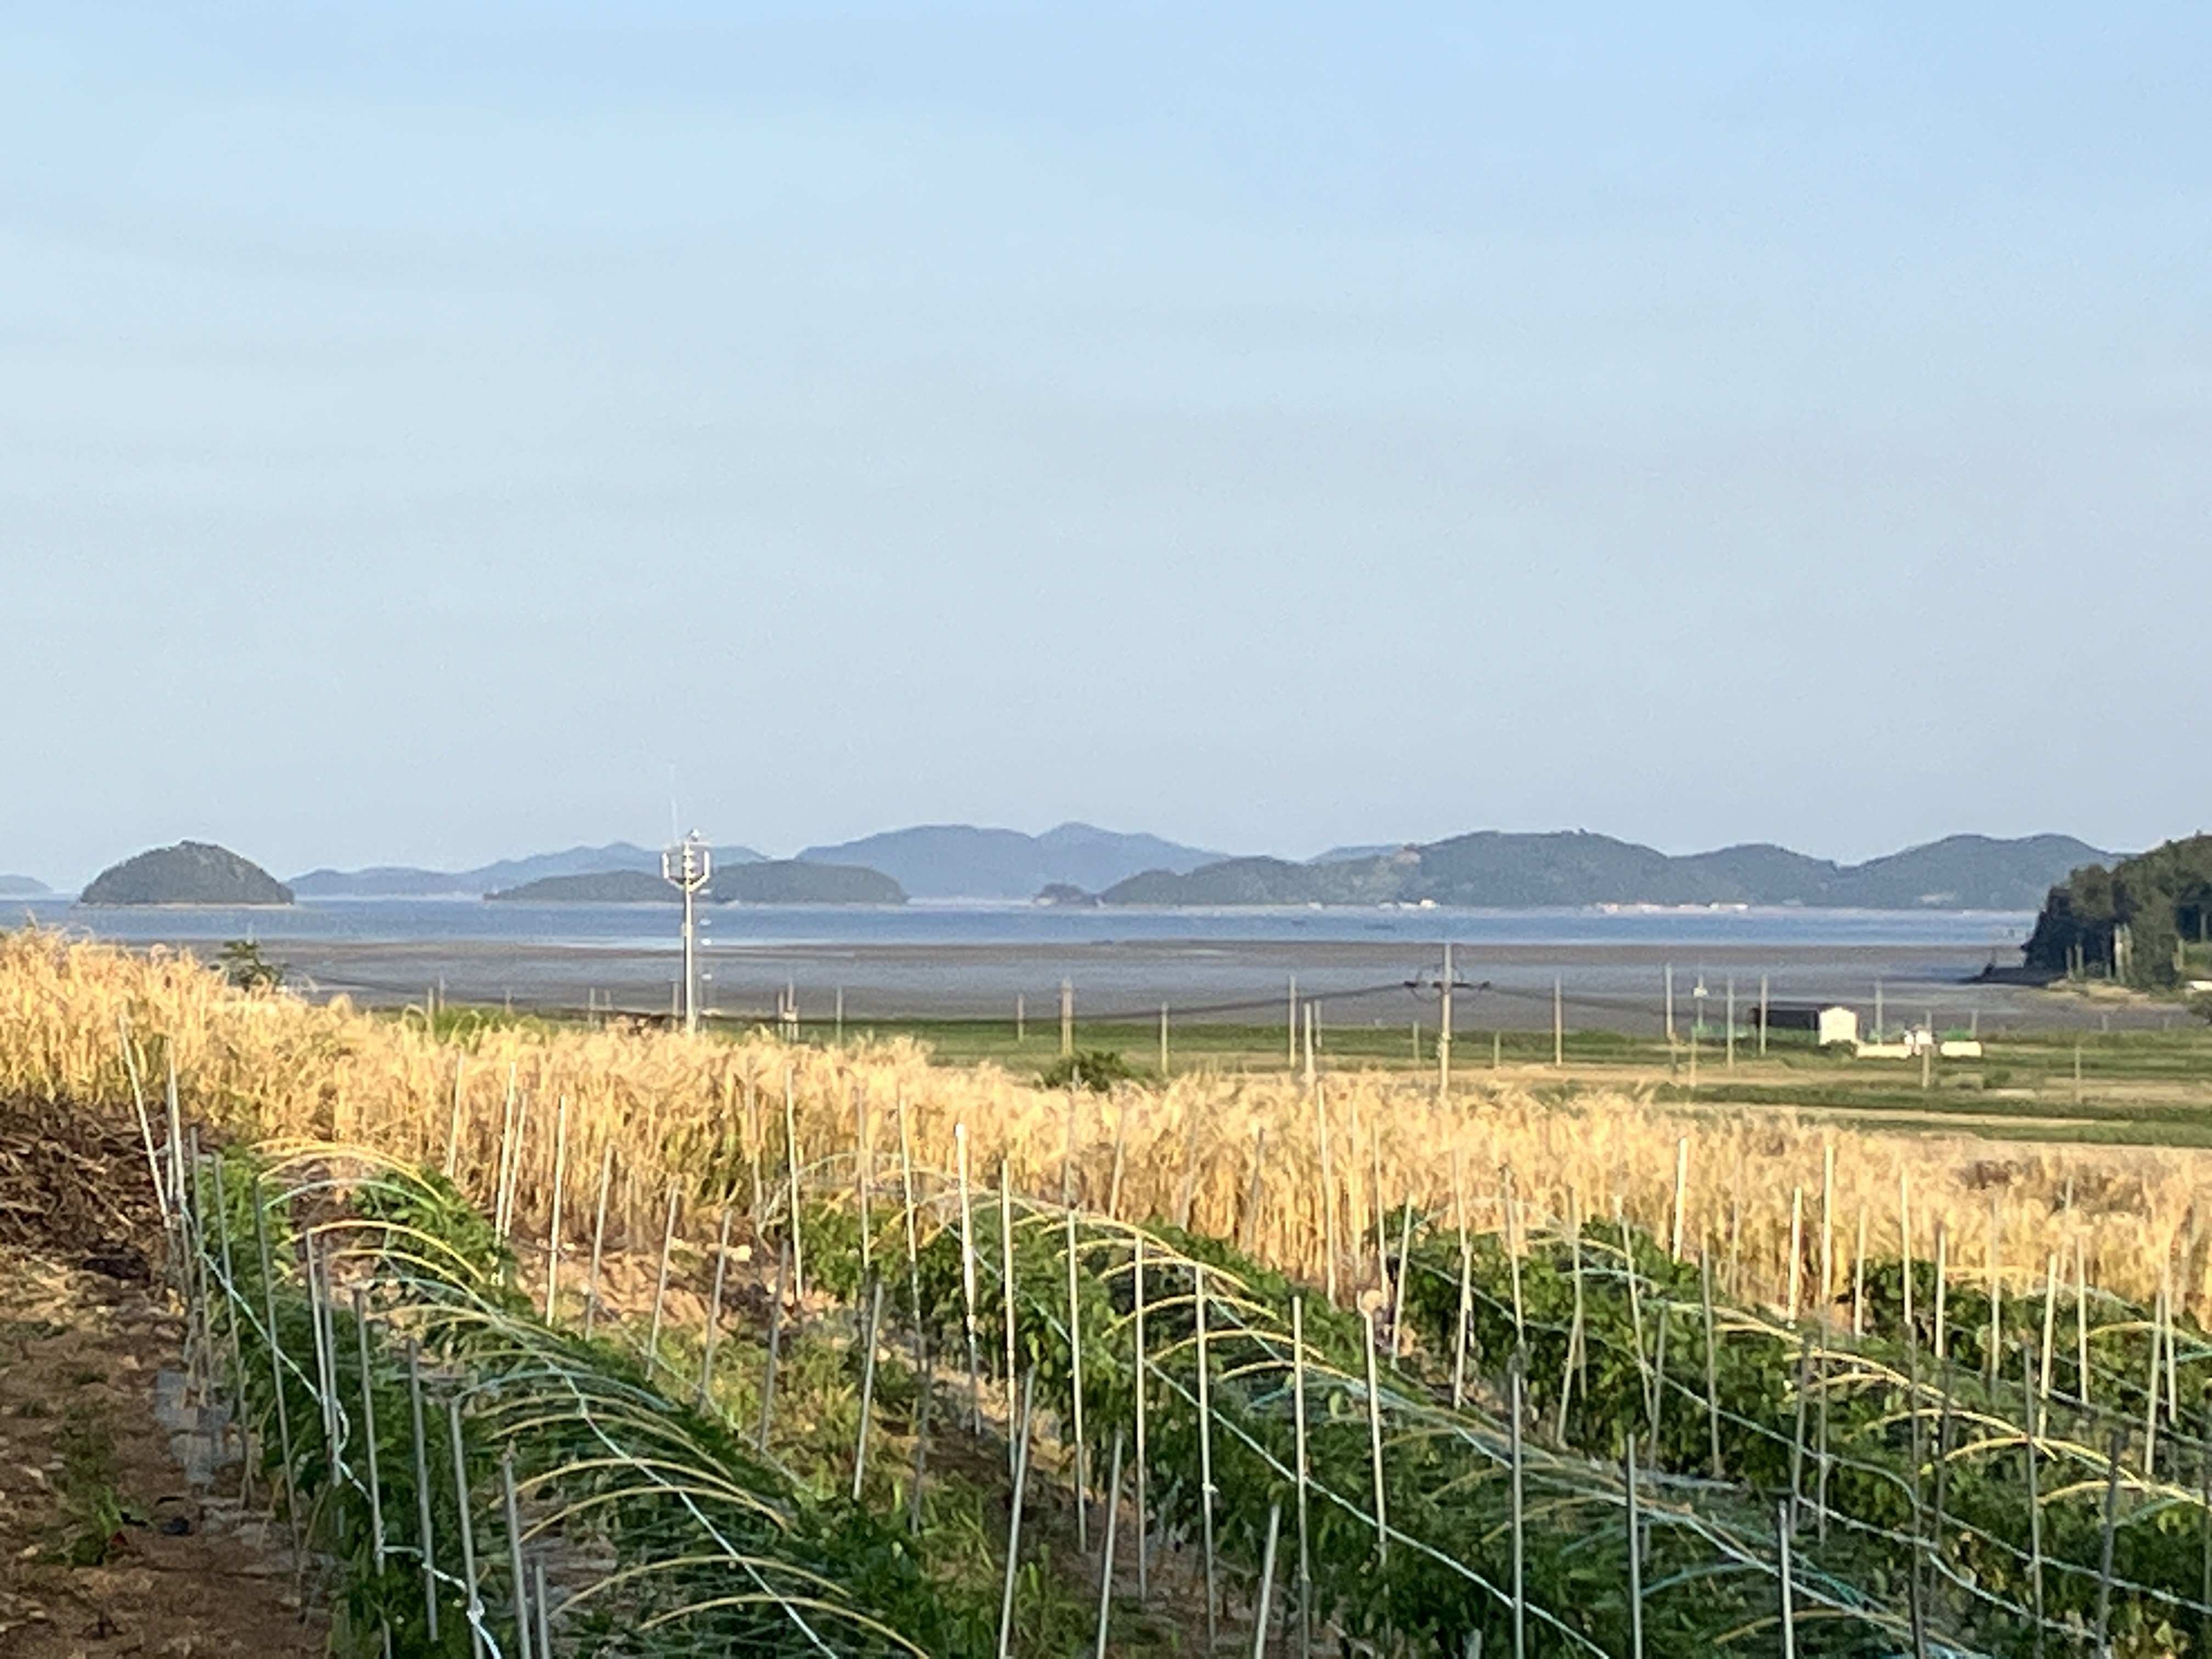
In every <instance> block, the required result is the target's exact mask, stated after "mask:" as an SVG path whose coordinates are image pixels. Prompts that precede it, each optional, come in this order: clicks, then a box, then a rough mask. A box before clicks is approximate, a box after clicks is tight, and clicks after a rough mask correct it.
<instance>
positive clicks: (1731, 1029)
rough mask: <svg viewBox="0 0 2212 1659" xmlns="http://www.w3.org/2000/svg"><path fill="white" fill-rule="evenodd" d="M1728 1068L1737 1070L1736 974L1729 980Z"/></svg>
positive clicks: (1730, 976)
mask: <svg viewBox="0 0 2212 1659" xmlns="http://www.w3.org/2000/svg"><path fill="white" fill-rule="evenodd" d="M1728 1069H1729V1071H1731V1072H1733V1071H1734V1070H1735V975H1734V974H1730V975H1729V981H1728Z"/></svg>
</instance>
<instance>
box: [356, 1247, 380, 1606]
mask: <svg viewBox="0 0 2212 1659" xmlns="http://www.w3.org/2000/svg"><path fill="white" fill-rule="evenodd" d="M353 1333H354V1342H355V1346H356V1347H357V1348H358V1349H359V1350H360V1363H361V1437H362V1444H363V1445H364V1446H366V1447H367V1448H368V1548H369V1560H370V1561H371V1563H372V1564H373V1565H374V1568H375V1571H376V1576H377V1577H380V1578H381V1577H383V1576H384V1472H383V1470H382V1469H381V1468H379V1467H378V1463H377V1446H376V1391H375V1389H374V1388H373V1387H372V1386H371V1383H370V1378H369V1371H368V1294H367V1292H366V1291H363V1290H362V1288H361V1287H360V1286H359V1285H356V1286H355V1287H354V1292H353Z"/></svg>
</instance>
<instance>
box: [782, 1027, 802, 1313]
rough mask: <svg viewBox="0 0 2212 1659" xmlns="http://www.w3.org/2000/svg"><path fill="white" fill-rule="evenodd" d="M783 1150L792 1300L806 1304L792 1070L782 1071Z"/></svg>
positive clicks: (785, 1068) (797, 1130) (797, 1125)
mask: <svg viewBox="0 0 2212 1659" xmlns="http://www.w3.org/2000/svg"><path fill="white" fill-rule="evenodd" d="M783 1149H784V1160H785V1163H786V1164H787V1166H788V1171H787V1172H788V1175H789V1178H790V1182H791V1298H792V1301H793V1304H798V1303H801V1302H804V1301H805V1300H806V1245H805V1239H804V1238H803V1237H801V1230H800V1226H799V1202H800V1193H799V1105H798V1103H797V1101H796V1100H794V1099H793V1097H792V1076H791V1067H789V1066H785V1067H784V1068H783Z"/></svg>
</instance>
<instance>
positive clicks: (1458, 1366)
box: [1451, 1229, 1474, 1411]
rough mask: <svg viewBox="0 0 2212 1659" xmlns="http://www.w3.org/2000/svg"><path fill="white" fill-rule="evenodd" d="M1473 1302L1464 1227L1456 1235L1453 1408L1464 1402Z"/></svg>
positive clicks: (1471, 1256)
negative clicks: (1457, 1285) (1457, 1292)
mask: <svg viewBox="0 0 2212 1659" xmlns="http://www.w3.org/2000/svg"><path fill="white" fill-rule="evenodd" d="M1473 1311H1474V1251H1473V1249H1471V1248H1470V1247H1469V1246H1468V1242H1467V1233H1466V1231H1465V1230H1464V1229H1462V1231H1461V1232H1460V1236H1459V1316H1458V1318H1457V1319H1456V1320H1455V1322H1454V1324H1453V1327H1452V1383H1451V1403H1452V1409H1453V1410H1454V1411H1458V1410H1460V1409H1461V1408H1462V1407H1463V1406H1465V1404H1466V1403H1467V1344H1468V1334H1469V1332H1468V1328H1469V1326H1470V1325H1471V1324H1472V1323H1473V1320H1472V1319H1471V1317H1470V1315H1471V1314H1472V1313H1473Z"/></svg>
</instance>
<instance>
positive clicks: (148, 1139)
mask: <svg viewBox="0 0 2212 1659" xmlns="http://www.w3.org/2000/svg"><path fill="white" fill-rule="evenodd" d="M115 1031H116V1036H118V1038H119V1039H120V1040H121V1042H122V1043H123V1068H124V1070H125V1072H126V1073H128V1074H129V1076H130V1079H131V1105H132V1106H133V1107H135V1108H136V1109H137V1113H138V1139H139V1140H140V1141H141V1143H143V1146H145V1148H146V1170H147V1173H148V1174H149V1175H150V1176H152V1177H153V1181H154V1202H155V1204H156V1205H157V1206H159V1207H160V1209H161V1231H162V1232H163V1233H164V1234H165V1235H168V1236H171V1237H173V1236H174V1230H175V1227H176V1225H177V1224H176V1217H175V1216H174V1215H173V1213H172V1212H171V1210H170V1206H169V1183H168V1182H167V1181H165V1180H163V1179H162V1177H161V1154H160V1153H159V1152H155V1150H154V1121H153V1119H152V1118H151V1117H149V1115H147V1111H146V1089H145V1085H144V1084H143V1082H142V1081H141V1079H140V1078H139V1075H138V1054H137V1048H136V1046H135V1045H134V1044H133V1043H132V1042H131V1018H130V1016H129V1015H127V1014H125V1013H121V1012H118V1013H117V1015H116V1016H115Z"/></svg>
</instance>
